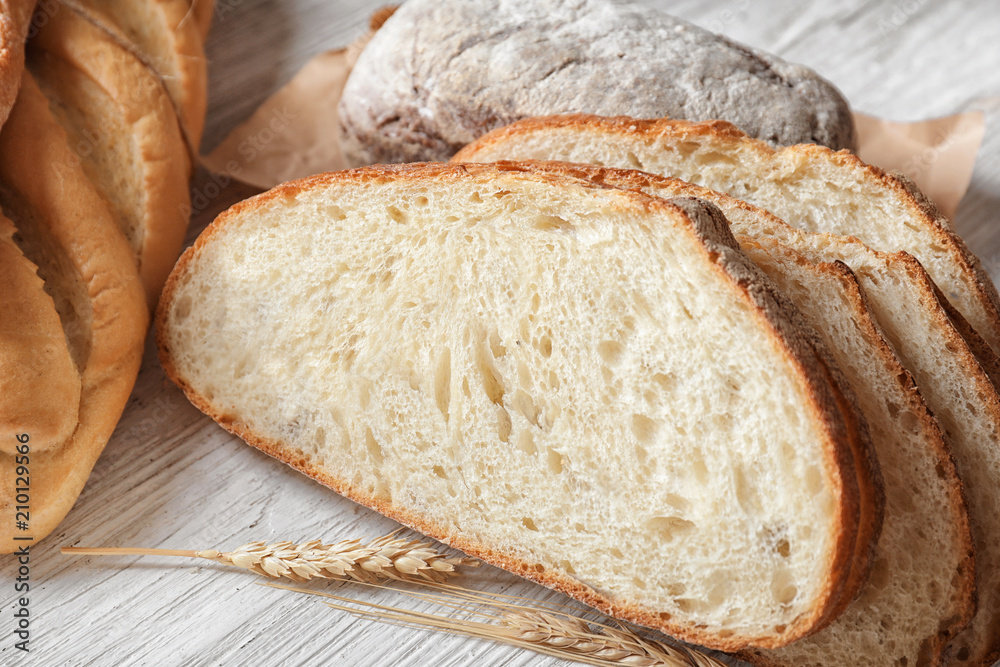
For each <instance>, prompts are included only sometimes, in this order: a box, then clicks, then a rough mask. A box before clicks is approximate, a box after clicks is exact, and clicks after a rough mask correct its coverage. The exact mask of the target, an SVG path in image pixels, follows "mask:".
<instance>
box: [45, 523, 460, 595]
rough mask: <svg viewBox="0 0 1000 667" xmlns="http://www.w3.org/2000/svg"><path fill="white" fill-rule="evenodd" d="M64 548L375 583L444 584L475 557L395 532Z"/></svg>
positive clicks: (84, 553)
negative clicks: (198, 546)
mask: <svg viewBox="0 0 1000 667" xmlns="http://www.w3.org/2000/svg"><path fill="white" fill-rule="evenodd" d="M62 553H64V554H70V555H77V556H128V555H132V556H185V557H188V558H203V559H206V560H210V561H214V562H216V563H222V564H225V565H232V566H235V567H238V568H242V569H244V570H250V571H251V572H256V573H257V574H260V575H263V576H265V577H273V578H275V579H279V578H284V579H291V580H292V581H298V582H305V581H309V580H310V579H349V580H354V581H362V582H368V583H375V582H378V581H385V580H386V579H390V580H394V581H409V582H432V583H441V582H444V581H446V580H447V579H448V577H450V576H452V575H455V574H457V573H458V570H457V568H458V567H459V566H461V565H467V566H472V567H475V566H476V565H478V564H479V562H478V561H476V560H473V559H471V558H462V557H456V556H448V555H446V554H443V553H441V552H439V551H437V550H435V549H434V547H433V545H431V544H429V543H426V542H420V541H416V540H406V539H402V538H398V537H396V535H395V533H393V534H391V535H385V536H383V537H379V538H377V539H374V540H372V541H371V542H369V543H368V544H362V543H361V541H360V540H344V541H342V542H338V543H336V544H330V545H325V544H323V543H322V542H321V541H320V540H313V541H311V542H303V543H302V544H295V543H294V542H273V543H271V544H268V543H266V542H250V543H249V544H244V545H243V546H241V547H237V548H236V549H233V550H232V551H226V552H221V551H219V550H217V549H206V550H203V551H187V550H179V549H135V548H130V547H120V548H117V547H110V548H91V547H63V548H62Z"/></svg>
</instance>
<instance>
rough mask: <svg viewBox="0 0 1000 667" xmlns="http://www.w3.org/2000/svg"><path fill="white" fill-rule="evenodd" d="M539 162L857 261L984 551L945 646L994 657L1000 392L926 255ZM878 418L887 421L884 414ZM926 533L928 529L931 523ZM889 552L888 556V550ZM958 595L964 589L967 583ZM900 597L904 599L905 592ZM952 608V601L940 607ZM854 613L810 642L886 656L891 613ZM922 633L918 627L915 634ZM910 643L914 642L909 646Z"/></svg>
mask: <svg viewBox="0 0 1000 667" xmlns="http://www.w3.org/2000/svg"><path fill="white" fill-rule="evenodd" d="M494 146H495V148H494V150H499V144H495V145H494ZM577 150H579V148H578V149H577ZM512 152H513V151H512ZM514 154H517V153H516V152H514ZM522 154H523V153H522ZM610 155H614V153H611V154H610ZM606 157H607V155H606V154H604V153H598V154H595V159H597V158H600V159H605V158H606ZM534 166H535V168H544V169H545V170H547V171H550V172H552V173H556V174H560V175H564V176H572V177H576V178H584V179H588V180H596V181H598V182H600V183H603V184H607V185H612V186H615V187H623V188H629V189H636V190H642V191H644V192H646V193H649V194H653V195H656V196H660V197H677V196H686V197H698V198H701V199H704V200H707V201H711V202H712V203H714V204H716V205H718V206H719V207H720V209H722V210H723V212H724V213H725V215H726V216H727V218H728V219H729V221H730V223H731V224H732V226H733V230H734V232H735V233H736V234H738V235H739V237H740V238H742V239H747V238H750V239H754V241H755V242H762V241H764V240H771V241H777V242H779V243H781V244H782V245H785V246H788V247H790V248H792V249H794V251H795V252H797V253H799V254H801V255H802V256H803V257H804V258H806V259H808V260H810V261H813V262H816V263H831V262H842V263H844V264H845V265H846V266H849V267H850V268H851V269H852V270H853V272H854V273H855V275H856V277H857V279H858V281H859V283H860V285H861V286H862V289H863V292H864V295H865V300H866V303H868V304H869V305H870V307H871V310H872V314H873V315H874V317H875V320H876V322H877V324H878V327H879V330H880V331H882V332H883V335H884V336H885V337H886V340H887V341H888V343H889V345H890V346H891V348H892V350H893V351H894V352H895V353H896V355H897V356H898V358H899V360H900V362H901V363H902V364H903V366H904V367H905V368H906V369H907V370H908V371H909V373H910V375H911V376H912V378H913V381H914V382H915V384H916V386H917V388H918V389H919V392H920V394H921V396H922V397H923V399H924V400H925V401H926V404H927V405H928V407H929V409H930V412H931V413H932V414H933V415H935V417H936V419H937V420H938V422H939V424H940V427H941V428H942V430H943V432H944V434H945V440H946V442H947V443H948V445H949V446H950V448H951V451H952V453H953V455H954V457H955V460H956V466H957V469H958V471H959V474H960V477H961V478H962V479H963V480H964V482H965V485H964V489H965V492H966V496H967V500H968V509H969V514H970V515H971V528H972V537H973V544H974V546H975V552H976V568H975V579H976V589H977V590H978V591H979V599H980V605H979V608H978V610H977V611H976V613H975V616H974V617H973V619H972V622H971V623H970V624H969V627H968V629H966V630H965V631H963V632H961V634H959V635H958V636H957V637H956V638H954V640H953V641H952V642H951V644H950V645H949V647H946V648H945V651H944V657H945V658H946V659H948V660H953V659H954V658H955V657H956V656H964V658H963V659H964V660H968V661H969V664H974V665H984V666H986V665H990V664H992V662H993V660H995V659H996V657H997V655H998V653H997V651H998V646H1000V611H998V609H1000V515H998V513H997V512H996V511H995V507H996V506H997V504H998V503H1000V495H998V492H997V489H998V483H1000V452H998V451H997V449H996V447H995V446H994V445H995V443H996V442H997V441H998V439H1000V397H998V396H997V392H996V390H995V389H994V387H993V385H992V383H991V382H990V378H989V376H988V375H987V373H986V371H985V370H984V369H983V367H982V365H981V364H980V363H978V361H977V359H976V357H975V355H974V354H973V351H972V350H971V349H970V347H969V345H968V344H967V343H966V341H965V339H964V338H963V337H962V335H961V334H960V333H959V331H958V330H957V329H956V328H955V326H954V325H953V324H952V319H951V318H950V317H949V313H948V310H947V309H946V308H945V307H944V306H943V305H942V303H941V301H940V300H939V298H938V292H937V290H936V287H935V285H934V283H933V281H932V280H931V279H930V277H929V276H928V275H927V273H926V272H925V271H924V270H923V268H922V267H921V266H920V264H919V262H917V261H916V260H915V259H913V257H911V256H910V255H907V254H906V253H883V252H878V251H874V250H872V249H870V248H868V247H867V246H865V245H864V244H863V243H861V242H860V241H858V240H857V239H854V238H849V237H848V238H844V237H838V236H836V235H833V234H812V233H808V232H803V231H801V230H797V229H794V228H792V227H790V226H788V225H787V224H785V223H784V222H783V221H782V220H780V219H779V218H777V217H775V216H774V215H772V214H771V213H769V212H767V211H764V210H761V209H758V208H756V207H754V206H752V205H750V204H747V203H746V202H743V201H739V200H736V199H733V198H732V197H729V196H727V195H725V194H722V193H719V192H716V191H714V190H709V189H707V188H703V187H700V186H696V185H691V184H689V183H686V182H684V181H680V180H678V179H674V178H667V177H663V176H656V175H653V174H648V173H644V172H639V171H634V170H618V169H608V168H598V167H592V166H587V165H581V164H568V163H536V164H534ZM900 377H901V379H902V381H903V383H904V384H906V383H907V382H908V381H907V380H906V378H905V376H902V375H901V376H900ZM901 404H903V403H901ZM906 404H908V405H910V410H911V411H912V412H913V414H914V415H916V417H917V419H916V421H917V422H919V423H925V419H924V417H922V416H921V413H922V410H921V409H920V408H919V405H918V404H917V403H916V402H915V399H913V398H912V397H911V398H910V399H908V401H907V403H906ZM902 418H903V419H904V420H905V421H907V422H908V423H910V424H912V423H913V421H914V420H912V419H909V418H906V417H905V416H903V417H902ZM872 421H873V422H876V423H877V420H874V419H873V420H872ZM900 429H901V431H902V432H906V431H908V430H909V428H908V427H906V426H904V425H903V424H901V425H900ZM929 443H930V445H931V447H930V451H932V452H933V451H934V450H935V449H936V446H934V445H933V438H931V439H930V440H929ZM907 449H909V447H907ZM946 469H947V465H945V466H944V467H943V468H942V469H941V470H943V471H945V473H944V477H943V479H945V480H947V478H948V477H949V475H948V474H947V472H946ZM897 502H898V501H897ZM890 512H891V507H890ZM956 525H958V524H956ZM924 533H925V534H926V530H924ZM921 539H922V540H924V539H925V538H924V537H921ZM914 548H915V547H914V546H913V544H905V545H904V546H903V547H902V549H903V550H905V552H906V553H910V552H912V551H913V549H914ZM942 553H949V554H951V556H950V557H951V558H952V560H953V562H958V561H955V559H956V558H957V557H959V556H960V555H961V553H962V550H961V548H959V546H957V545H956V546H955V548H953V549H952V550H951V551H943V552H942ZM959 561H960V558H959ZM878 562H879V561H878V560H876V563H878ZM882 562H883V563H885V558H884V557H883V558H882ZM876 570H877V571H878V572H882V573H883V574H884V573H885V572H887V571H890V570H888V566H887V565H885V564H883V565H877V566H876ZM890 572H892V573H898V572H901V570H899V569H897V568H894V569H893V570H891V571H890ZM956 572H957V574H958V576H956V577H952V578H949V582H950V587H951V589H952V590H953V591H960V590H961V589H963V587H964V586H965V584H964V583H963V581H964V578H965V577H966V576H967V575H968V571H967V570H966V569H965V568H958V569H957V570H956ZM875 576H877V577H881V575H875ZM939 586H940V584H938V585H937V586H935V585H931V586H929V589H930V591H931V592H932V593H935V592H936V593H942V591H941V590H940V588H939ZM863 595H864V594H863ZM956 595H957V597H959V598H960V597H961V595H958V594H957V593H956ZM947 596H948V594H945V597H947ZM863 599H864V598H863ZM896 602H897V603H899V602H904V601H903V600H901V599H897V600H896ZM943 609H944V608H943V607H942V608H941V609H939V610H938V612H937V613H940V612H941V611H942V610H943ZM954 609H955V616H954V618H952V617H951V616H950V615H949V614H948V613H947V612H945V614H944V617H943V618H944V619H945V622H943V623H942V626H941V627H940V632H939V633H936V634H935V635H933V636H926V642H918V644H919V646H918V650H917V651H916V652H915V653H916V655H914V652H913V649H912V648H911V649H910V654H909V655H903V656H902V657H905V658H907V661H908V662H910V661H912V660H914V659H916V660H917V662H916V663H914V664H924V662H927V664H933V663H934V657H933V656H934V655H935V654H936V653H940V652H941V643H942V642H943V641H945V640H947V639H948V638H949V637H950V636H951V635H953V634H954V633H955V632H957V631H958V630H959V629H961V628H962V626H963V619H964V617H965V615H966V614H965V613H963V612H962V606H961V604H958V605H956V606H955V607H954ZM912 611H913V607H910V608H908V609H907V610H906V611H904V612H901V613H900V616H903V617H910V614H911V613H912ZM935 615H936V614H935V613H934V612H931V613H930V615H929V616H928V617H927V618H934V617H935ZM853 618H854V617H853V616H850V615H848V616H847V618H845V623H839V622H838V623H836V624H835V625H834V626H833V627H831V629H830V632H829V633H821V634H820V635H817V637H816V639H815V641H814V640H813V638H810V639H807V640H805V641H804V642H803V643H801V644H800V648H801V649H802V650H803V651H805V652H806V653H808V650H807V649H808V647H810V646H816V645H818V644H820V643H821V642H825V641H827V640H828V639H830V638H833V639H834V643H835V644H838V646H832V647H831V646H825V647H824V649H823V650H822V651H820V653H821V654H823V655H825V654H826V653H827V649H829V655H831V656H837V655H840V651H841V650H842V649H843V647H849V648H851V649H853V650H852V653H851V655H852V659H851V661H850V662H851V663H855V662H857V663H858V664H862V663H864V662H865V661H866V660H880V659H882V657H883V654H882V652H881V651H874V650H870V651H866V650H863V648H865V647H867V648H873V647H871V646H870V642H871V641H873V638H874V640H875V641H877V638H879V637H882V636H884V635H883V634H882V633H883V632H885V631H886V630H888V628H882V626H881V617H879V619H878V620H879V622H880V625H879V626H878V627H874V628H873V627H871V625H869V624H862V623H861V622H860V621H859V622H858V625H856V626H853V625H851V624H850V623H849V622H847V621H850V620H852V619H853ZM868 620H869V621H871V620H874V617H869V619H868ZM890 623H891V621H890ZM911 627H912V626H911ZM845 632H847V634H850V635H853V638H845V637H844V634H845ZM913 639H914V637H911V641H912V640H913ZM916 639H919V637H916ZM840 642H842V644H841V643H840ZM894 646H899V645H898V644H894ZM911 646H912V644H911ZM900 650H901V651H904V652H905V651H907V649H905V648H902V647H900ZM797 655H798V657H797V658H795V659H792V660H790V661H789V662H788V663H785V662H782V661H783V660H785V658H783V657H782V656H769V657H766V658H765V656H763V655H758V656H757V661H758V662H763V663H766V664H793V665H794V664H797V662H796V661H797V660H798V659H800V658H803V654H802V653H799V654H797ZM811 659H812V660H813V662H809V663H808V664H842V663H838V662H837V659H836V658H831V660H832V662H829V663H822V662H819V661H818V659H817V658H816V657H815V654H814V655H813V656H812V658H811ZM769 661H770V662H769ZM876 664H878V663H876ZM949 664H950V663H949Z"/></svg>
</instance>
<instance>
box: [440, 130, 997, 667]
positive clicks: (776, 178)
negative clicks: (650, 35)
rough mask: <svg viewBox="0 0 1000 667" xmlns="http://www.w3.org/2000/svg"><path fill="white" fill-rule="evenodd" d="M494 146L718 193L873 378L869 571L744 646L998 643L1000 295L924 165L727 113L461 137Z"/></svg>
mask: <svg viewBox="0 0 1000 667" xmlns="http://www.w3.org/2000/svg"><path fill="white" fill-rule="evenodd" d="M495 160H539V161H542V162H538V163H536V164H535V167H536V168H539V169H542V170H545V171H547V172H553V173H559V174H565V175H570V176H573V177H576V178H581V179H584V180H588V181H591V182H598V183H601V184H604V185H607V186H611V187H618V188H626V189H629V190H637V191H642V192H645V193H648V194H651V195H654V196H656V197H675V196H692V197H697V198H699V199H702V200H705V201H710V202H712V203H714V204H716V205H717V206H718V207H719V208H720V210H722V211H723V213H724V214H725V216H726V217H727V219H728V220H729V223H730V225H731V228H732V231H733V233H734V235H735V236H736V238H737V239H738V241H739V244H740V246H741V248H742V249H743V250H744V251H745V252H746V253H747V255H748V256H749V257H750V258H751V259H752V260H753V261H754V262H755V263H756V264H757V265H758V266H759V267H760V268H761V269H762V270H763V271H764V272H765V273H766V274H767V275H768V276H769V277H770V278H771V279H772V280H773V281H774V282H775V283H776V284H777V285H778V286H779V287H780V288H781V289H782V290H783V291H784V292H785V294H786V295H787V296H788V297H789V298H790V299H792V301H794V302H795V304H796V306H797V307H798V308H799V310H800V311H801V313H802V315H803V316H804V317H805V318H806V320H807V321H808V322H809V324H810V325H811V326H812V328H813V329H814V330H815V331H817V332H818V333H819V335H820V336H821V338H822V339H823V341H824V343H826V345H827V347H828V348H829V350H830V351H831V353H832V354H833V356H834V357H835V358H836V360H837V362H838V364H839V365H840V368H841V369H842V370H843V372H844V373H845V375H846V376H847V378H848V380H849V384H850V386H851V388H852V389H853V390H854V393H855V394H856V395H857V396H858V398H859V405H860V407H861V412H862V413H863V414H864V417H865V418H866V420H867V422H868V424H869V426H870V429H871V433H872V442H873V443H874V447H875V453H876V454H877V457H878V461H879V463H880V468H881V473H882V476H883V478H884V481H885V503H886V504H885V517H884V524H883V528H882V531H881V535H880V536H879V537H878V539H877V543H876V547H875V562H874V565H873V566H872V570H871V573H870V574H869V576H868V579H867V581H866V583H864V584H863V585H862V586H861V589H860V594H859V595H858V596H857V597H856V598H855V599H854V600H853V601H851V602H850V603H849V604H847V605H846V606H845V608H844V609H843V610H842V613H841V614H839V615H838V616H836V618H834V619H832V620H831V621H830V622H829V623H828V624H826V625H825V627H824V628H823V629H821V630H819V631H818V632H816V633H814V634H812V635H811V636H809V637H807V638H805V639H803V640H800V641H797V642H794V643H792V644H790V645H788V646H786V647H783V648H780V649H776V650H765V649H759V648H758V649H749V650H746V651H744V653H743V657H745V658H746V659H748V660H749V661H751V662H753V663H755V664H764V665H788V666H792V665H847V664H851V665H935V664H954V665H990V664H992V663H993V661H994V660H996V659H997V658H998V657H1000V511H998V509H1000V448H998V444H1000V399H998V395H997V386H998V385H997V380H998V379H1000V375H998V373H997V370H998V363H997V353H998V352H1000V317H998V313H1000V307H998V306H1000V300H998V298H997V292H996V288H995V287H994V285H993V282H992V281H991V279H990V277H989V275H987V274H986V273H985V271H984V270H983V268H982V267H981V265H980V262H979V261H978V259H977V258H976V257H975V256H974V255H972V253H970V252H969V250H968V248H967V247H966V246H965V244H964V242H963V241H962V239H961V238H959V237H958V235H957V234H956V233H955V230H954V228H953V226H952V224H951V223H950V222H949V221H948V220H947V219H946V218H945V217H943V216H942V215H941V214H940V213H938V212H937V210H936V209H935V207H934V205H933V204H932V203H931V202H930V201H928V200H927V199H926V198H925V197H924V196H923V195H922V194H921V193H920V192H919V191H918V190H917V188H916V187H915V186H914V185H913V184H912V183H911V182H910V181H909V180H907V179H906V178H905V177H904V176H902V175H900V174H889V173H885V172H883V171H881V170H879V169H877V168H875V167H872V166H869V165H866V164H864V163H863V162H861V161H860V160H859V159H858V158H857V157H855V156H854V155H852V154H851V153H849V152H847V151H839V152H834V151H831V150H829V149H826V148H823V147H820V146H815V145H800V146H792V147H787V148H782V149H778V150H774V149H772V148H770V147H768V146H766V145H764V144H762V143H761V142H759V141H756V140H753V139H751V138H749V137H747V136H745V135H744V134H743V133H741V132H740V131H739V130H738V129H736V128H735V127H734V126H732V125H730V124H728V123H725V122H721V121H713V122H702V123H690V122H684V121H671V120H660V121H645V120H635V119H631V118H625V117H617V118H606V117H596V116H582V115H566V116H554V117H545V118H535V119H529V120H526V121H522V122H519V123H515V124H513V125H510V126H508V127H506V128H502V129H500V130H496V131H494V132H492V133H490V134H488V135H486V136H484V137H482V138H480V139H479V140H477V141H476V142H474V143H473V144H471V145H469V146H467V147H466V148H465V149H464V150H462V151H461V152H459V153H458V154H457V155H456V156H455V157H454V161H456V162H491V161H495ZM593 165H601V166H602V167H605V168H600V167H596V166H593ZM973 554H974V556H973Z"/></svg>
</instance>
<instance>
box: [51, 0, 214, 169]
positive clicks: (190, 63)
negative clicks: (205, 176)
mask: <svg viewBox="0 0 1000 667" xmlns="http://www.w3.org/2000/svg"><path fill="white" fill-rule="evenodd" d="M62 2H63V4H64V5H65V6H67V7H68V8H70V9H72V10H73V11H74V12H76V13H77V14H79V15H81V16H83V17H84V18H86V19H87V20H88V21H90V22H91V23H93V24H94V25H95V26H97V27H99V28H100V29H102V30H104V31H106V32H108V33H109V34H110V35H111V36H112V37H113V38H114V39H115V40H116V41H117V42H118V43H119V44H121V45H123V46H125V47H126V48H127V49H128V50H129V51H131V52H132V53H133V55H135V56H136V57H138V58H140V59H141V60H142V62H143V63H144V64H145V65H146V66H147V67H148V68H149V69H150V70H151V71H153V72H155V73H156V75H157V76H158V77H159V79H160V81H161V82H162V84H163V85H164V86H165V87H166V89H167V91H168V92H169V93H170V97H171V98H172V99H173V102H174V105H175V107H176V108H177V110H178V116H179V117H180V119H181V126H182V128H183V130H184V135H185V137H186V139H187V141H188V143H189V144H190V146H191V149H192V154H193V155H196V154H197V150H198V146H199V144H200V143H201V134H202V130H203V129H204V126H205V109H206V108H207V105H208V93H207V81H208V73H207V68H206V66H205V47H204V40H203V38H202V34H201V31H200V28H199V25H198V23H197V22H196V21H193V20H191V18H190V17H189V15H190V12H191V9H192V8H191V5H190V0H139V2H135V0H129V1H128V2H126V1H125V0H62Z"/></svg>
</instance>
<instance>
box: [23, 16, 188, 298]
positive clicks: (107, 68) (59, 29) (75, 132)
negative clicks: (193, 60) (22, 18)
mask: <svg viewBox="0 0 1000 667" xmlns="http://www.w3.org/2000/svg"><path fill="white" fill-rule="evenodd" d="M29 54H30V55H29V68H30V69H31V70H32V72H33V73H34V74H35V76H36V79H37V80H38V81H39V82H40V84H41V85H42V86H43V90H44V91H45V92H46V94H47V95H48V96H49V97H50V98H52V99H53V100H55V101H56V102H57V103H56V104H55V105H54V107H55V108H56V109H57V110H58V112H59V113H57V120H58V121H59V122H60V123H61V124H62V125H63V126H64V127H65V128H66V129H67V131H68V132H69V134H70V143H71V145H75V146H83V147H84V148H85V149H86V150H82V151H81V161H82V163H83V165H84V170H85V171H86V172H87V173H88V176H90V177H91V178H92V180H93V181H94V182H95V184H96V185H97V187H98V190H99V191H100V192H101V193H102V194H103V195H104V196H105V198H106V199H107V200H108V202H109V203H110V205H111V208H112V211H113V212H114V213H115V214H116V217H117V219H118V222H119V225H120V226H121V227H122V232H123V233H124V234H125V235H126V237H127V238H128V239H129V241H130V242H131V244H132V249H133V251H134V252H135V255H136V259H137V262H138V265H139V274H140V276H141V277H142V280H143V283H144V284H145V286H146V298H147V301H148V302H149V306H150V310H152V309H153V308H154V307H155V305H156V300H157V299H158V298H159V296H160V290H161V289H162V287H163V283H164V282H165V281H166V279H167V275H169V273H170V269H171V268H173V265H174V262H175V261H176V259H177V256H178V255H179V254H180V251H181V247H182V245H183V243H184V233H185V231H186V230H187V223H188V215H189V208H190V207H189V193H188V175H189V174H190V171H191V163H190V159H189V157H188V150H187V146H186V144H185V141H184V137H183V133H182V130H181V127H180V125H179V123H178V118H177V115H176V113H175V111H174V106H173V104H172V103H171V101H170V98H169V97H168V95H167V93H166V91H165V90H164V88H163V87H162V86H161V85H160V82H159V80H158V78H157V76H156V74H155V73H154V72H152V71H150V70H149V69H148V68H147V67H146V66H145V65H144V64H143V63H142V62H141V61H140V60H139V59H138V58H137V57H136V56H135V55H134V54H132V53H130V52H129V51H128V50H127V49H125V48H124V47H123V46H122V45H121V44H120V43H119V42H118V41H116V40H115V39H114V38H113V37H112V36H111V35H109V34H108V33H106V32H105V31H104V30H102V29H101V28H98V27H96V26H95V25H93V24H92V23H91V22H90V21H88V20H87V19H85V18H83V17H82V16H80V15H78V14H77V13H75V12H71V11H60V12H56V13H54V14H53V15H52V16H51V17H50V18H49V20H48V21H47V22H46V23H45V25H44V26H43V27H42V28H41V29H40V30H39V31H38V34H37V35H36V36H35V37H34V39H32V41H31V43H30V44H29ZM94 87H96V89H98V90H99V91H100V94H101V95H103V96H104V97H105V99H104V101H103V104H100V105H99V104H98V103H97V102H98V101H97V100H95V99H94V97H93V94H92V92H91V91H90V90H89V89H90V88H94ZM94 128H100V131H99V132H98V133H96V134H95V132H94ZM107 135H111V136H107ZM116 145H118V146H121V145H126V146H131V147H132V150H124V151H122V150H118V151H115V150H114V148H112V147H114V146H116ZM109 149H110V150H109ZM126 174H127V175H126Z"/></svg>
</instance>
